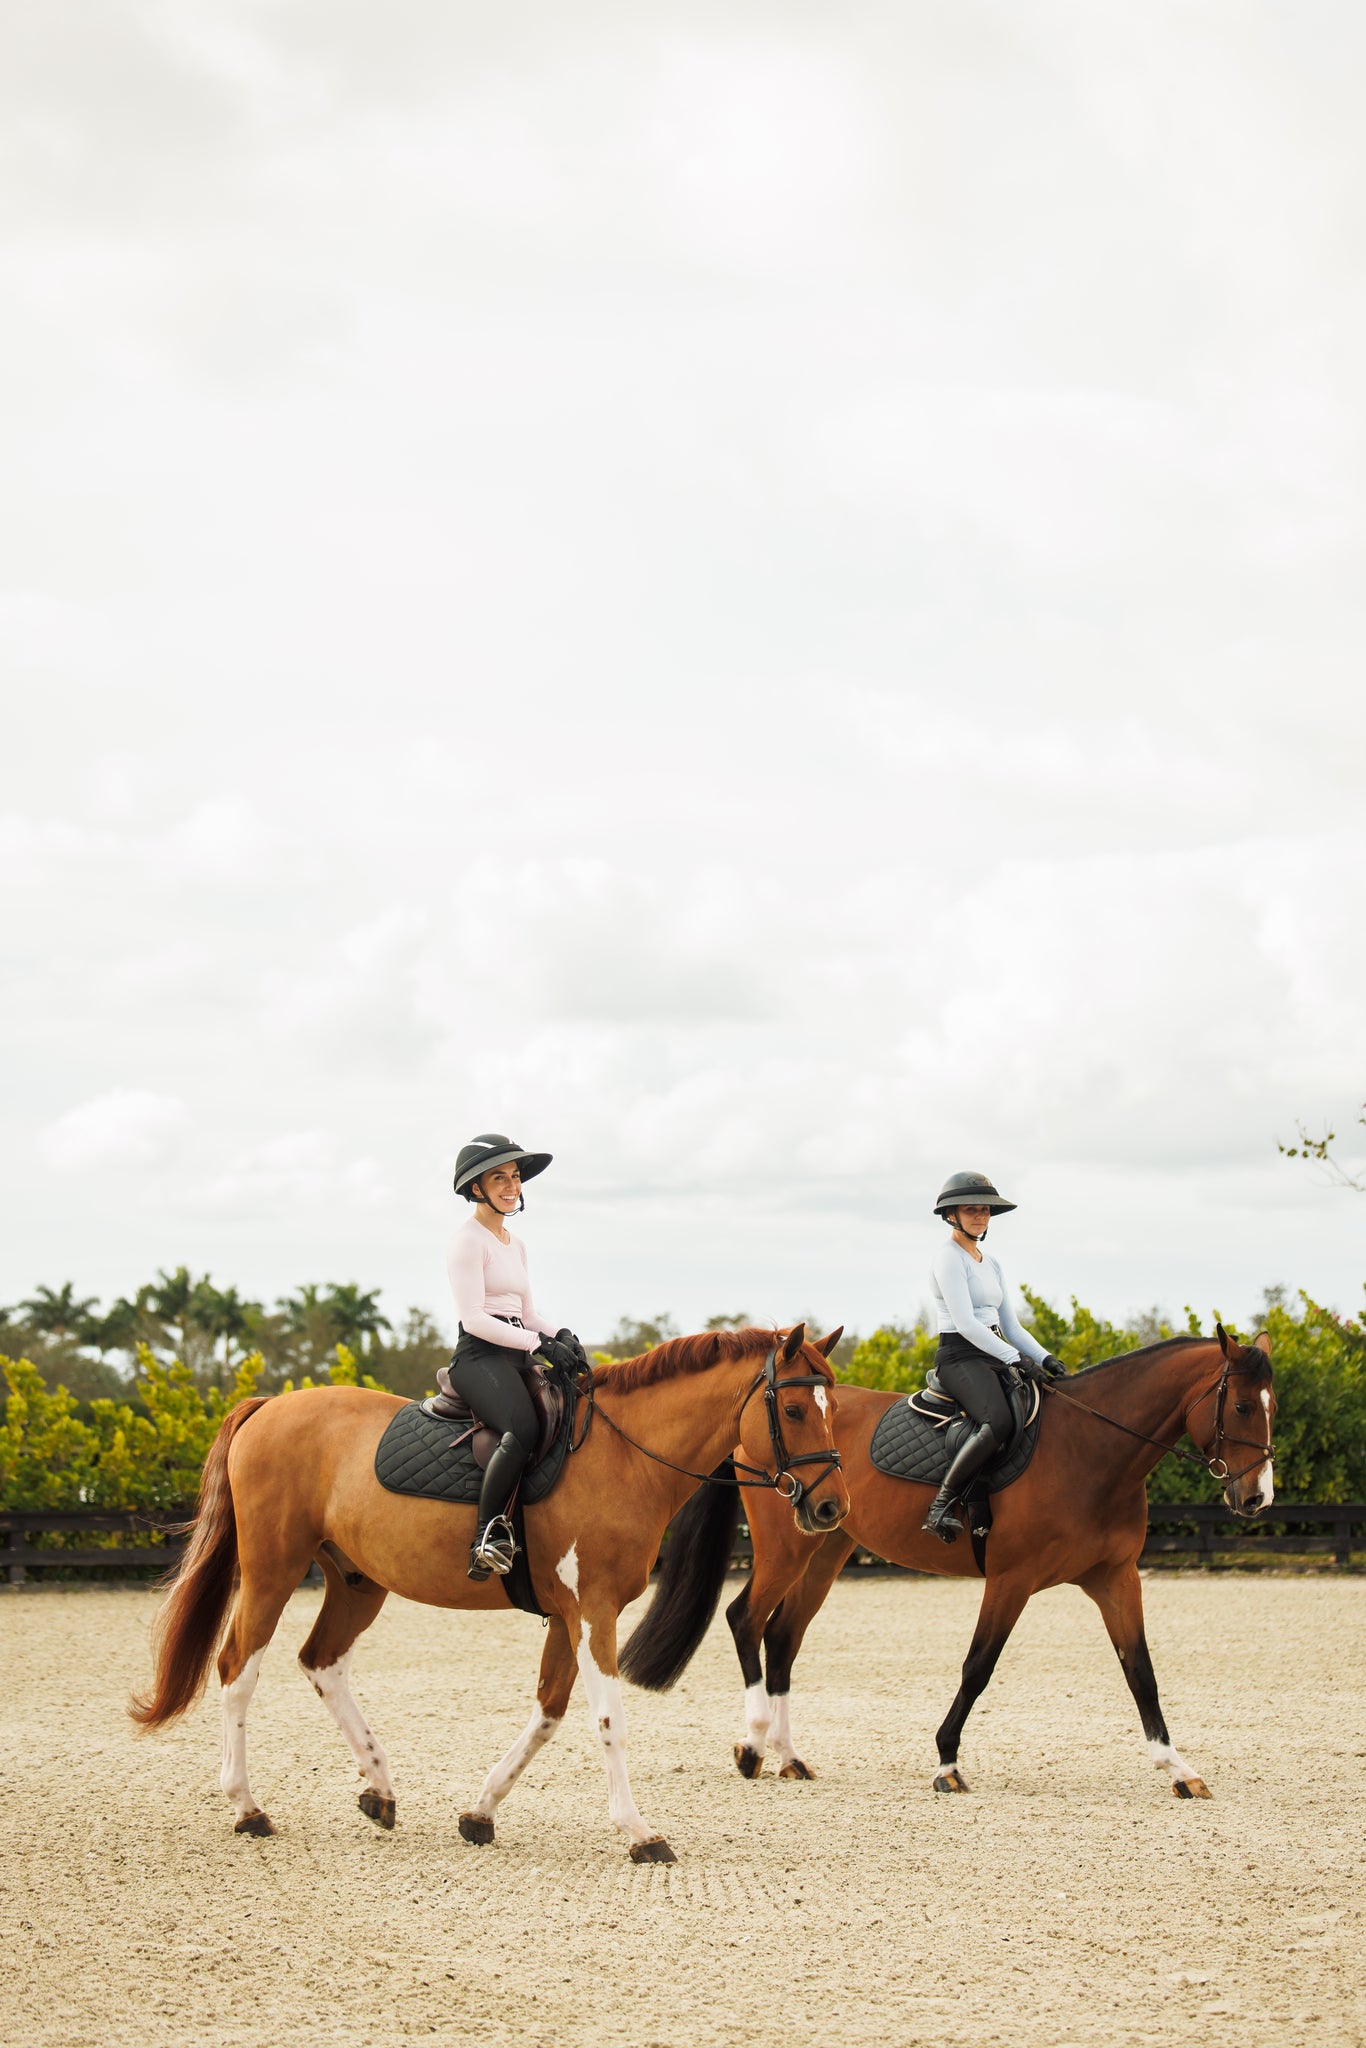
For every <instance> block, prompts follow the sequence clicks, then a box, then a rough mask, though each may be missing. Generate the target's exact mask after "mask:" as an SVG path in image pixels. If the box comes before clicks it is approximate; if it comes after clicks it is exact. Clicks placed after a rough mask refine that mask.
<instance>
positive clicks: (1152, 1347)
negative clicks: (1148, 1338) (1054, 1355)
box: [1067, 1336, 1218, 1380]
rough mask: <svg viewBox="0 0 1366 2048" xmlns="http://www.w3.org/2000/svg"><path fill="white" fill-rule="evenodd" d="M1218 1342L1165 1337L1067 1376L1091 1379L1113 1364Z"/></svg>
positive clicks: (1142, 1360)
mask: <svg viewBox="0 0 1366 2048" xmlns="http://www.w3.org/2000/svg"><path fill="white" fill-rule="evenodd" d="M1217 1342H1218V1339H1217V1338H1215V1337H1189V1336H1187V1337H1163V1338H1161V1339H1159V1341H1158V1342H1157V1343H1156V1344H1140V1345H1139V1347H1138V1349H1137V1350H1136V1351H1117V1352H1116V1353H1115V1355H1114V1357H1113V1358H1098V1359H1097V1360H1096V1363H1095V1364H1094V1365H1084V1366H1083V1367H1082V1368H1081V1371H1080V1372H1070V1373H1069V1374H1068V1375H1067V1377H1068V1379H1069V1380H1089V1379H1090V1377H1091V1375H1092V1373H1097V1372H1108V1371H1109V1370H1110V1367H1111V1366H1112V1365H1142V1364H1144V1363H1145V1362H1146V1361H1147V1360H1148V1359H1150V1358H1156V1357H1157V1356H1158V1355H1159V1353H1161V1352H1163V1351H1176V1350H1178V1349H1180V1347H1181V1346H1183V1345H1187V1344H1216V1343H1217Z"/></svg>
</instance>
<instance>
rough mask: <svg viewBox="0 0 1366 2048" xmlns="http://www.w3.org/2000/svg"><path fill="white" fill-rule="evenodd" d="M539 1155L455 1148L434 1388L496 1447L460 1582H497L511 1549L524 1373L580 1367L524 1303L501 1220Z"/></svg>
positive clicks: (515, 1149)
mask: <svg viewBox="0 0 1366 2048" xmlns="http://www.w3.org/2000/svg"><path fill="white" fill-rule="evenodd" d="M549 1164H550V1154H549V1153H548V1152H526V1151H523V1149H522V1147H521V1146H520V1145H518V1144H516V1143H515V1142H514V1141H513V1140H512V1139H511V1138H505V1137H503V1136H501V1135H500V1134H499V1133H497V1132H486V1133H485V1134H484V1136H482V1137H479V1138H475V1139H473V1140H472V1141H471V1142H470V1143H469V1144H468V1145H464V1146H462V1147H461V1150H460V1155H459V1157H458V1158H457V1160H456V1162H455V1191H456V1193H457V1194H458V1195H463V1196H464V1198H465V1200H466V1201H467V1202H469V1203H470V1204H471V1207H472V1211H473V1213H472V1214H471V1215H470V1216H469V1217H468V1218H467V1219H466V1221H465V1222H463V1223H462V1224H460V1225H459V1227H458V1229H457V1230H456V1233H455V1235H454V1237H453V1238H452V1239H451V1248H450V1251H449V1253H448V1255H447V1258H446V1271H447V1273H448V1274H449V1276H450V1283H451V1293H452V1294H453V1295H454V1296H455V1307H456V1313H457V1314H458V1316H459V1318H460V1336H459V1341H458V1342H457V1344H456V1347H455V1355H454V1357H453V1358H452V1359H451V1362H450V1365H449V1366H448V1367H447V1368H446V1369H445V1370H444V1371H443V1372H442V1373H441V1374H440V1380H441V1384H442V1386H443V1387H445V1388H446V1389H447V1390H448V1391H450V1392H451V1393H456V1394H459V1395H460V1396H461V1398H462V1399H463V1400H465V1401H468V1402H469V1404H470V1407H471V1408H472V1409H473V1410H474V1413H475V1414H476V1415H477V1416H478V1417H479V1420H480V1421H481V1422H482V1423H484V1424H486V1425H487V1427H488V1428H490V1429H494V1430H497V1432H498V1434H499V1437H500V1439H501V1441H500V1442H499V1445H498V1448H497V1449H496V1450H495V1452H494V1454H493V1456H492V1457H491V1458H490V1459H489V1462H488V1467H487V1470H486V1471H485V1473H484V1480H483V1485H482V1486H481V1488H480V1492H479V1520H478V1523H477V1525H476V1528H475V1536H474V1542H473V1543H472V1544H471V1546H470V1564H469V1575H470V1577H471V1578H472V1579H486V1578H488V1576H489V1574H490V1573H491V1572H497V1574H498V1575H499V1577H500V1578H501V1577H504V1576H505V1575H506V1574H507V1573H508V1572H509V1571H511V1569H512V1563H513V1559H514V1558H515V1557H516V1555H517V1541H516V1537H515V1535H514V1533H513V1528H512V1523H511V1521H510V1520H509V1518H508V1508H509V1505H510V1503H511V1500H512V1496H513V1493H514V1491H515V1489H516V1486H517V1482H518V1480H519V1479H520V1478H521V1476H522V1471H523V1468H524V1466H525V1465H526V1461H527V1459H528V1458H529V1457H530V1456H531V1454H532V1452H533V1451H534V1450H535V1448H536V1440H537V1437H538V1435H539V1425H538V1423H537V1419H536V1410H535V1407H534V1405H533V1403H532V1399H531V1395H530V1393H529V1392H528V1391H527V1388H526V1385H525V1381H524V1377H523V1375H524V1374H525V1373H526V1372H527V1370H528V1369H529V1368H530V1366H531V1360H532V1354H533V1353H534V1354H535V1357H536V1359H537V1360H538V1362H540V1363H542V1364H547V1365H556V1366H560V1367H562V1368H564V1369H566V1370H571V1371H572V1370H573V1369H574V1368H575V1367H576V1366H578V1365H580V1364H582V1363H583V1362H584V1354H583V1347H582V1345H581V1344H580V1343H579V1340H578V1338H577V1337H576V1336H575V1335H574V1333H573V1331H572V1330H560V1331H558V1332H557V1331H556V1330H555V1328H554V1326H553V1324H551V1323H548V1322H547V1321H546V1319H545V1317H544V1316H543V1315H541V1314H540V1312H539V1310H538V1309H537V1307H536V1304H535V1303H534V1302H533V1300H532V1298H531V1282H530V1280H529V1279H528V1277H527V1263H526V1247H525V1245H524V1244H523V1243H522V1241H521V1239H520V1238H518V1237H514V1236H513V1235H512V1232H511V1231H510V1230H509V1229H508V1227H507V1222H506V1219H507V1218H508V1217H509V1216H512V1215H515V1214H516V1212H517V1211H518V1210H519V1209H522V1208H524V1207H525V1206H526V1205H525V1202H524V1201H523V1198H522V1183H523V1181H528V1180H531V1179H532V1178H533V1177H534V1176H535V1175H536V1174H538V1173H543V1172H544V1171H545V1169H546V1167H547V1166H549Z"/></svg>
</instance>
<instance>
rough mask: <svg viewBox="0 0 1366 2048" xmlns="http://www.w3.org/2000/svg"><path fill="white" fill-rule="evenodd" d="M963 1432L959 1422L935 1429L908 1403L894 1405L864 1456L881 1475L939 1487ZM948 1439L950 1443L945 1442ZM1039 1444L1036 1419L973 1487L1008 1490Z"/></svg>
mask: <svg viewBox="0 0 1366 2048" xmlns="http://www.w3.org/2000/svg"><path fill="white" fill-rule="evenodd" d="M963 1434H964V1431H963V1430H962V1427H961V1425H960V1424H957V1423H950V1424H949V1425H948V1427H947V1428H946V1429H936V1427H935V1425H934V1423H933V1422H931V1420H930V1419H929V1417H928V1416H927V1415H922V1414H921V1413H920V1411H919V1409H918V1408H912V1406H911V1404H910V1402H909V1401H895V1402H893V1404H892V1406H891V1407H890V1408H889V1409H888V1410H887V1413H886V1414H885V1415H884V1416H883V1418H882V1420H881V1422H879V1423H878V1425H877V1428H876V1429H875V1430H874V1431H873V1441H872V1443H871V1444H870V1446H869V1450H868V1455H869V1457H870V1458H871V1459H872V1461H873V1463H874V1465H876V1467H877V1469H878V1471H879V1472H885V1473H886V1474H887V1476H888V1477H889V1478H890V1479H909V1480H911V1481H913V1482H914V1484H915V1485H917V1486H939V1485H941V1484H942V1482H943V1478H944V1474H945V1473H946V1472H947V1471H948V1469H949V1458H950V1454H951V1451H952V1450H956V1449H957V1448H958V1444H959V1442H960V1441H961V1439H962V1436H963ZM949 1438H951V1439H952V1442H951V1443H950V1442H946V1439H949ZM1038 1441H1039V1417H1038V1415H1036V1416H1035V1417H1034V1420H1033V1421H1032V1422H1031V1423H1030V1424H1029V1427H1028V1428H1027V1429H1026V1430H1025V1432H1024V1434H1023V1436H1021V1437H1020V1438H1019V1439H1018V1441H1017V1442H1016V1444H1015V1446H1014V1448H1013V1449H1012V1450H1009V1451H1007V1452H1006V1454H1005V1456H1004V1457H1002V1458H998V1459H997V1460H996V1462H995V1464H993V1465H988V1466H987V1467H986V1469H985V1471H983V1472H981V1473H980V1474H979V1475H978V1479H977V1482H976V1484H977V1485H979V1486H984V1487H985V1488H986V1491H987V1492H988V1493H1000V1492H1002V1491H1003V1490H1004V1488H1006V1487H1007V1486H1013V1485H1014V1484H1015V1481H1016V1480H1017V1479H1018V1478H1019V1477H1020V1474H1021V1473H1022V1472H1023V1471H1024V1469H1025V1467H1026V1466H1027V1465H1028V1463H1029V1461H1030V1459H1031V1458H1032V1457H1033V1455H1034V1450H1035V1446H1036V1445H1037V1443H1038Z"/></svg>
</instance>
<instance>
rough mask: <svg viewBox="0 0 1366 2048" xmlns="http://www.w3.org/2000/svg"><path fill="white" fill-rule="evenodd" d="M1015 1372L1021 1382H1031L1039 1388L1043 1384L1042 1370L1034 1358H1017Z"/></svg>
mask: <svg viewBox="0 0 1366 2048" xmlns="http://www.w3.org/2000/svg"><path fill="white" fill-rule="evenodd" d="M1015 1370H1016V1372H1017V1373H1018V1374H1019V1375H1020V1378H1021V1379H1022V1380H1033V1381H1034V1383H1035V1385H1036V1386H1040V1387H1041V1386H1042V1385H1043V1383H1044V1369H1043V1367H1042V1366H1041V1365H1040V1364H1039V1362H1038V1360H1037V1359H1036V1358H1017V1359H1016V1361H1015Z"/></svg>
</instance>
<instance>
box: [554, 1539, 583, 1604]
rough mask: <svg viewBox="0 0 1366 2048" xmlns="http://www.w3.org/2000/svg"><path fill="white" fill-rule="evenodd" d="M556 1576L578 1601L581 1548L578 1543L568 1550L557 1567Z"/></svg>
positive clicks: (571, 1545) (572, 1544)
mask: <svg viewBox="0 0 1366 2048" xmlns="http://www.w3.org/2000/svg"><path fill="white" fill-rule="evenodd" d="M555 1576H556V1578H557V1579H559V1580H560V1582H561V1583H562V1584H563V1585H566V1586H568V1588H569V1590H570V1592H571V1593H572V1594H573V1595H574V1598H575V1599H576V1600H577V1599H578V1597H579V1546H578V1544H577V1543H571V1544H570V1546H569V1548H568V1550H566V1552H565V1554H564V1556H563V1557H562V1558H561V1559H560V1561H559V1563H558V1564H557V1565H556V1567H555Z"/></svg>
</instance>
